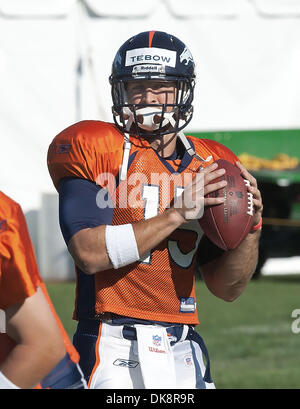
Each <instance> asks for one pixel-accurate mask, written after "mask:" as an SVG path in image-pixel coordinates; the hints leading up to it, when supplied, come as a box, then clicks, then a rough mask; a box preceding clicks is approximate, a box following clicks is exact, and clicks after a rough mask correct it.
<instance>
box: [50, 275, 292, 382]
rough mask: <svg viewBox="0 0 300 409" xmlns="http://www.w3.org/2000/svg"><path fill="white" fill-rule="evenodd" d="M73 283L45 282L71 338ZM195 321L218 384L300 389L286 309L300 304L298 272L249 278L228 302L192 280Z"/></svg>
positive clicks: (201, 282)
mask: <svg viewBox="0 0 300 409" xmlns="http://www.w3.org/2000/svg"><path fill="white" fill-rule="evenodd" d="M74 286H75V285H74V283H73V282H72V283H55V284H53V283H52V284H50V283H48V284H47V288H48V291H49V294H50V296H51V298H52V300H53V303H54V306H55V308H56V310H57V312H58V314H59V316H60V318H61V320H62V322H63V324H64V326H65V328H66V330H67V331H68V334H69V336H70V338H71V339H72V335H73V333H74V330H75V328H76V322H75V321H73V320H72V318H71V317H72V312H73V305H74V294H75V289H74ZM196 286H197V287H196V290H197V296H198V305H197V306H198V311H199V319H200V325H199V326H198V327H197V330H198V332H199V333H200V334H201V336H202V337H203V338H204V340H205V342H206V345H207V347H208V351H209V353H210V359H211V367H212V376H213V379H214V382H215V385H216V387H217V388H221V389H228V388H234V389H240V388H255V389H256V388H259V389H261V388H276V389H283V388H297V389H299V388H300V333H299V334H294V333H293V332H292V328H291V326H292V322H293V321H294V320H295V318H292V316H291V314H292V311H293V310H294V309H300V275H293V276H277V277H275V276H274V277H261V278H259V279H258V280H252V281H251V282H250V283H249V285H248V287H247V289H246V291H245V292H244V293H243V294H242V295H241V297H240V298H239V299H238V300H236V301H234V302H233V303H226V302H224V301H222V300H220V299H218V298H216V297H214V296H213V295H212V294H211V293H210V292H209V291H208V289H207V288H206V287H205V285H204V283H203V281H201V280H198V281H197V282H196Z"/></svg>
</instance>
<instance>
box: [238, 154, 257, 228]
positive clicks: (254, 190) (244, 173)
mask: <svg viewBox="0 0 300 409" xmlns="http://www.w3.org/2000/svg"><path fill="white" fill-rule="evenodd" d="M236 166H237V167H238V168H239V169H240V170H241V175H242V176H243V177H244V178H245V179H247V180H249V182H250V186H248V191H249V192H250V193H252V195H253V208H254V217H253V226H256V225H257V224H258V223H259V222H260V219H261V217H262V212H263V203H262V197H261V193H260V190H259V189H258V186H257V180H256V179H255V177H254V176H253V175H251V173H249V172H248V171H247V169H246V168H245V167H244V166H243V165H242V164H241V162H238V161H237V162H236Z"/></svg>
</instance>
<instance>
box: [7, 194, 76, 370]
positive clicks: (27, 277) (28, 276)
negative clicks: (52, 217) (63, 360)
mask: <svg viewBox="0 0 300 409" xmlns="http://www.w3.org/2000/svg"><path fill="white" fill-rule="evenodd" d="M37 287H40V288H41V289H42V291H43V293H44V295H45V297H46V299H47V301H48V304H49V306H50V308H51V310H52V313H53V315H54V316H55V318H56V321H57V323H58V325H59V327H60V331H61V334H62V337H63V339H64V343H65V347H66V351H67V352H68V353H69V355H70V357H71V359H72V360H73V361H74V362H76V363H77V362H78V361H79V355H78V353H77V351H76V349H75V348H74V346H73V345H72V343H71V341H70V340H69V337H68V335H67V333H66V331H65V329H64V328H63V326H62V323H61V321H60V319H59V317H58V316H57V314H56V312H55V310H54V307H53V305H52V302H51V300H50V298H49V295H48V292H47V289H46V287H45V285H44V283H43V281H42V278H41V276H40V274H39V270H38V266H37V263H36V259H35V255H34V250H33V246H32V242H31V239H30V236H29V232H28V229H27V224H26V220H25V217H24V214H23V211H22V209H21V207H20V206H19V204H18V203H16V202H14V201H13V200H12V199H11V198H9V197H8V196H6V195H5V194H4V193H2V192H0V309H2V310H6V309H7V308H8V307H10V306H12V305H15V304H18V303H22V302H23V301H24V300H25V299H26V298H27V297H30V296H32V295H33V294H35V293H36V290H37ZM13 346H14V342H13V341H12V340H10V339H9V338H8V336H7V335H6V334H1V336H0V349H2V351H4V350H5V351H6V354H7V353H8V352H9V351H10V350H11V348H12V347H13ZM1 358H2V359H4V358H5V356H4V353H3V354H1Z"/></svg>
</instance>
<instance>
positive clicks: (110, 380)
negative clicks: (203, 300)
mask: <svg viewBox="0 0 300 409" xmlns="http://www.w3.org/2000/svg"><path fill="white" fill-rule="evenodd" d="M168 329H170V328H168ZM191 331H192V332H194V333H195V331H194V329H191V328H189V327H188V326H187V325H184V326H183V331H181V337H180V338H179V339H177V338H176V336H174V334H172V331H168V332H171V334H170V333H169V334H168V333H167V331H166V328H165V327H161V326H158V325H137V324H135V325H133V326H130V327H129V326H127V325H125V326H124V325H112V324H110V323H107V322H102V323H100V327H99V335H98V339H97V343H96V364H95V366H94V369H93V371H92V373H91V377H90V381H89V388H91V389H114V388H115V389H145V388H146V389H150V388H151V389H152V388H153V389H154V388H157V389H167V388H168V389H172V388H174V389H214V388H215V386H214V384H213V382H210V383H209V382H206V381H205V380H204V379H203V378H204V375H205V370H206V368H205V365H204V361H203V357H202V352H204V351H203V350H201V347H200V345H199V343H198V342H196V341H195V340H193V339H189V337H188V333H189V334H190V332H191ZM164 334H165V335H164ZM134 337H135V339H126V338H134ZM203 348H205V346H204V347H203ZM205 349H206V348H205ZM204 355H205V354H204ZM206 380H207V379H206Z"/></svg>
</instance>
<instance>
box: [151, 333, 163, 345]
mask: <svg viewBox="0 0 300 409" xmlns="http://www.w3.org/2000/svg"><path fill="white" fill-rule="evenodd" d="M152 341H153V344H154V345H156V346H160V344H161V337H159V336H158V335H153V336H152Z"/></svg>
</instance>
